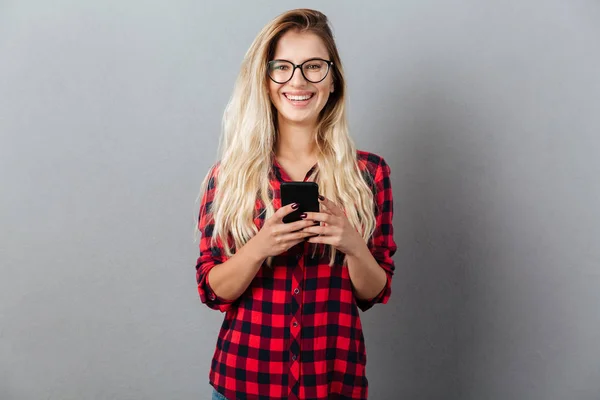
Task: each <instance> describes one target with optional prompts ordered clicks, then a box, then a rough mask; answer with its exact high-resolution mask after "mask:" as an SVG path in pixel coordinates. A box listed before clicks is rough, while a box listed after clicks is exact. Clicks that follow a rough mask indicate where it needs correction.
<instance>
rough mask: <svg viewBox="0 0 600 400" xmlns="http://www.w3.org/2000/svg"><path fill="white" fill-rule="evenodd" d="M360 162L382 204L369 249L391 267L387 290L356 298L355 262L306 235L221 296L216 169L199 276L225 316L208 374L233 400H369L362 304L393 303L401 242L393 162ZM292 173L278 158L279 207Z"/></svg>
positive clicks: (365, 156)
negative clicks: (241, 287) (351, 266)
mask: <svg viewBox="0 0 600 400" xmlns="http://www.w3.org/2000/svg"><path fill="white" fill-rule="evenodd" d="M357 162H358V165H359V166H360V169H361V172H362V173H363V176H364V177H365V179H366V182H368V183H369V185H370V186H371V188H372V191H373V195H374V199H375V203H376V204H375V205H374V206H375V207H376V208H375V209H376V214H375V216H376V229H375V232H374V234H373V236H372V237H371V240H369V242H368V247H369V249H370V250H371V253H372V254H373V256H374V258H375V259H376V260H377V262H378V263H379V265H380V266H381V267H382V268H383V269H384V270H385V272H386V274H387V283H386V285H385V287H384V289H383V290H382V291H381V293H379V294H378V295H377V296H375V297H374V298H372V299H369V300H364V299H359V298H357V297H356V294H355V292H354V290H353V286H352V283H351V281H350V277H349V274H348V269H347V268H346V267H343V266H342V261H343V254H341V253H340V252H338V257H337V258H336V261H335V264H334V265H333V267H330V266H329V265H328V263H329V256H328V254H327V252H326V253H325V255H323V254H322V250H323V248H321V247H318V248H317V251H316V253H315V255H314V257H313V251H312V249H313V247H312V246H315V245H313V244H310V243H307V242H304V243H300V244H298V245H296V246H293V247H292V248H290V249H289V250H287V251H286V252H284V253H282V254H280V255H278V256H276V257H274V259H273V264H272V268H269V267H268V266H266V265H263V266H262V267H261V268H260V269H259V271H258V273H257V274H256V276H255V277H254V279H253V280H252V282H251V284H250V286H249V287H248V289H247V290H246V291H245V292H244V293H243V294H242V295H241V296H240V297H239V298H238V299H236V300H234V301H228V300H225V299H222V298H220V297H219V296H217V295H216V294H215V293H214V292H213V291H212V289H211V286H210V282H208V272H209V271H210V270H211V268H213V267H214V266H215V265H217V264H219V263H222V262H224V261H225V260H226V257H225V256H224V252H223V249H222V248H221V247H220V246H218V245H216V246H214V247H211V244H210V240H211V234H212V230H213V225H212V220H211V219H210V215H208V213H207V210H208V207H209V206H210V204H211V202H212V200H213V197H214V193H215V190H217V189H216V179H215V178H216V175H217V170H218V168H215V169H213V176H211V177H210V179H209V183H208V189H207V190H206V192H205V194H204V196H203V199H202V202H201V205H200V214H199V222H198V227H199V229H200V231H201V234H202V237H201V239H200V257H199V258H198V261H197V264H196V271H197V273H196V278H197V283H198V292H199V294H200V299H201V300H202V302H203V303H205V304H206V305H207V306H208V307H210V308H212V309H216V310H220V311H222V312H225V313H226V314H225V318H224V320H223V324H222V326H221V330H220V332H219V337H218V340H217V346H216V349H215V353H214V356H213V359H212V364H211V370H210V374H209V379H210V383H211V385H212V386H214V387H215V388H216V390H217V391H218V392H220V393H222V394H223V395H224V396H225V397H226V398H227V399H229V400H239V399H248V400H252V399H257V400H274V399H286V400H287V399H310V400H321V399H323V400H325V399H357V400H358V399H366V398H367V378H366V375H365V366H366V351H365V343H364V337H363V332H362V326H361V321H360V316H359V313H358V309H359V308H360V309H361V310H363V311H366V310H367V309H369V308H371V307H372V306H373V305H374V304H376V303H386V302H387V301H388V299H389V297H390V293H391V283H392V274H393V273H394V261H393V260H392V255H393V254H394V253H395V252H396V244H395V242H394V239H393V228H392V212H393V210H392V208H393V201H392V189H391V185H390V177H389V176H390V168H389V166H388V165H387V164H386V162H385V161H384V159H383V158H381V157H379V156H377V155H375V154H372V153H367V152H364V151H358V152H357ZM315 167H316V166H315ZM315 167H313V169H314V168H315ZM313 169H311V170H310V171H309V172H308V173H307V174H306V177H305V180H307V178H308V177H309V176H310V174H311V173H312V172H313ZM291 180H292V179H290V177H289V176H288V175H287V174H286V172H285V170H283V169H282V168H281V166H280V165H279V164H278V163H277V161H276V160H274V161H273V168H272V174H271V187H272V195H273V202H274V207H275V209H277V208H279V207H281V198H280V192H279V186H280V183H281V182H284V181H291ZM256 211H257V212H256V214H255V216H256V218H255V220H254V222H255V223H256V224H257V226H258V227H259V228H260V227H262V224H263V222H264V217H262V218H261V217H260V215H262V214H261V213H260V211H262V207H261V206H260V202H257V209H256ZM218 243H220V242H218ZM317 246H322V245H317Z"/></svg>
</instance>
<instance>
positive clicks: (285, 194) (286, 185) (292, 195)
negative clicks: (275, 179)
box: [281, 182, 320, 223]
mask: <svg viewBox="0 0 600 400" xmlns="http://www.w3.org/2000/svg"><path fill="white" fill-rule="evenodd" d="M291 203H298V209H296V210H294V211H292V212H291V213H289V214H288V215H286V216H285V217H283V222H285V223H289V222H294V221H299V220H300V214H302V213H305V212H307V211H308V212H319V210H320V208H319V185H317V184H316V183H315V182H282V183H281V206H282V207H284V206H287V205H288V204H291Z"/></svg>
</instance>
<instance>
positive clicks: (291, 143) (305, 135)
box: [275, 119, 316, 160]
mask: <svg viewBox="0 0 600 400" xmlns="http://www.w3.org/2000/svg"><path fill="white" fill-rule="evenodd" d="M278 125H279V126H278V136H277V142H276V143H275V155H276V156H277V157H278V158H283V159H286V160H301V159H307V158H314V157H315V150H316V145H315V140H314V130H315V128H316V126H314V125H299V124H294V123H290V122H289V121H282V120H281V119H280V120H279V124H278Z"/></svg>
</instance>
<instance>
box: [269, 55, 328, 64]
mask: <svg viewBox="0 0 600 400" xmlns="http://www.w3.org/2000/svg"><path fill="white" fill-rule="evenodd" d="M315 59H318V60H325V61H331V60H329V59H327V58H325V57H310V58H307V59H306V60H304V61H302V62H301V63H298V64H296V63H295V62H293V61H292V60H288V59H287V58H273V59H272V60H271V61H287V62H291V63H292V64H294V65H300V64H303V63H305V62H307V61H310V60H315Z"/></svg>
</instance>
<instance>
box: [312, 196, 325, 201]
mask: <svg viewBox="0 0 600 400" xmlns="http://www.w3.org/2000/svg"><path fill="white" fill-rule="evenodd" d="M313 198H314V197H313ZM319 200H321V201H323V200H325V196H321V195H319Z"/></svg>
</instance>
